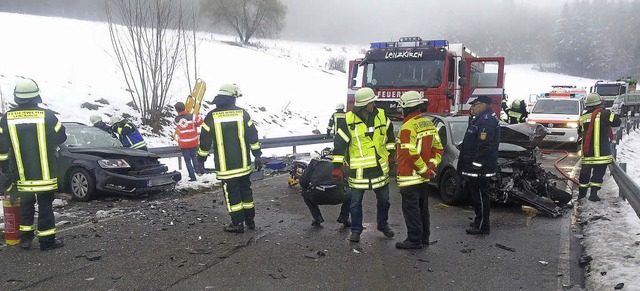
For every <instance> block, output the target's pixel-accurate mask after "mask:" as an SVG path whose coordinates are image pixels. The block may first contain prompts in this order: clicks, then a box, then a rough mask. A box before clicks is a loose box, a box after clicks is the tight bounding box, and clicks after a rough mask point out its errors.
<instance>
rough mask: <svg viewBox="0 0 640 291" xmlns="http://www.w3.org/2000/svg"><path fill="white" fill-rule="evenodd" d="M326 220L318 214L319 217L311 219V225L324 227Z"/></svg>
mask: <svg viewBox="0 0 640 291" xmlns="http://www.w3.org/2000/svg"><path fill="white" fill-rule="evenodd" d="M323 222H324V218H322V215H318V216H317V217H314V218H313V220H312V221H311V225H313V226H315V227H322V224H321V223H323Z"/></svg>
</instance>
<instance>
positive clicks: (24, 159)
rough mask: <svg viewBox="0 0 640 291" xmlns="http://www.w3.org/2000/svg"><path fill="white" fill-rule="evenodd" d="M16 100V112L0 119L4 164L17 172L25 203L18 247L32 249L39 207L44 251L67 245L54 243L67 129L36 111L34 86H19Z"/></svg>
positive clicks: (28, 83)
mask: <svg viewBox="0 0 640 291" xmlns="http://www.w3.org/2000/svg"><path fill="white" fill-rule="evenodd" d="M13 96H14V101H15V102H16V104H17V105H18V106H17V107H15V108H14V109H11V110H9V111H8V112H7V113H6V114H5V115H4V116H2V118H1V119H0V163H1V164H2V168H3V169H7V168H12V169H15V170H16V175H15V176H16V177H15V178H16V180H17V181H16V182H15V185H16V187H17V190H18V193H19V196H20V198H21V200H22V204H21V206H20V247H21V248H23V249H30V248H31V247H32V241H33V239H34V235H35V233H34V232H35V227H34V220H35V219H34V215H35V203H36V201H37V202H38V227H37V230H38V231H37V236H38V241H39V243H40V250H43V251H44V250H50V249H55V248H59V247H61V246H63V245H64V243H63V242H62V241H61V240H59V239H56V225H55V218H54V216H53V205H52V204H53V199H54V197H53V193H54V192H55V191H56V190H57V189H58V178H57V177H58V175H57V174H58V173H57V172H56V170H57V158H56V147H57V146H58V145H59V144H61V143H63V142H64V141H65V140H66V139H67V135H66V133H65V128H64V126H63V125H62V123H61V122H60V121H59V120H58V118H56V116H55V114H54V113H53V111H51V110H48V109H44V108H40V107H39V106H38V103H42V99H41V98H40V89H39V88H38V84H36V82H35V81H33V80H31V79H21V80H19V81H18V82H17V83H16V87H15V89H14V91H13ZM9 157H11V158H9Z"/></svg>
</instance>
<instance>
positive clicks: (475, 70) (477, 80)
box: [469, 62, 498, 88]
mask: <svg viewBox="0 0 640 291" xmlns="http://www.w3.org/2000/svg"><path fill="white" fill-rule="evenodd" d="M469 86H471V87H493V88H495V87H498V63H497V62H473V63H472V64H471V75H470V76H469Z"/></svg>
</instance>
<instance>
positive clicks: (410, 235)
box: [400, 183, 431, 243]
mask: <svg viewBox="0 0 640 291" xmlns="http://www.w3.org/2000/svg"><path fill="white" fill-rule="evenodd" d="M427 190H428V186H427V183H422V184H418V185H411V186H407V187H401V188H400V195H402V214H403V215H404V221H405V223H406V224H407V240H408V241H410V242H415V243H423V242H424V243H428V242H429V236H430V235H431V230H430V222H429V193H428V191H427Z"/></svg>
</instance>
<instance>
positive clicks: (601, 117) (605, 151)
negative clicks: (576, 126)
mask: <svg viewBox="0 0 640 291" xmlns="http://www.w3.org/2000/svg"><path fill="white" fill-rule="evenodd" d="M595 109H597V108H592V107H587V110H585V111H584V113H583V114H582V115H581V116H580V128H581V132H582V143H583V144H582V163H583V164H609V163H611V162H613V156H612V155H611V139H610V138H609V134H610V130H611V127H617V126H620V124H622V120H621V119H620V117H619V116H618V115H616V114H614V113H612V112H611V111H609V110H606V109H602V110H601V111H599V112H598V113H597V114H596V117H595V118H594V119H593V120H594V121H593V122H594V124H593V129H592V131H589V126H590V123H591V119H592V117H593V116H592V113H593V111H594V110H595ZM588 135H591V136H590V137H589V138H587V136H588ZM589 140H590V142H589ZM587 143H588V144H587Z"/></svg>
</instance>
